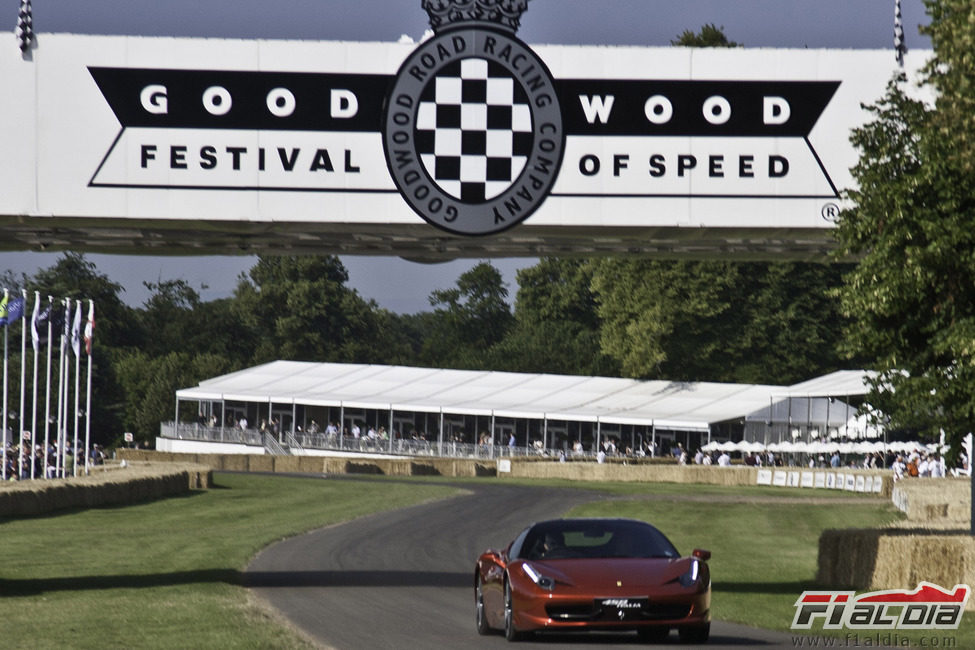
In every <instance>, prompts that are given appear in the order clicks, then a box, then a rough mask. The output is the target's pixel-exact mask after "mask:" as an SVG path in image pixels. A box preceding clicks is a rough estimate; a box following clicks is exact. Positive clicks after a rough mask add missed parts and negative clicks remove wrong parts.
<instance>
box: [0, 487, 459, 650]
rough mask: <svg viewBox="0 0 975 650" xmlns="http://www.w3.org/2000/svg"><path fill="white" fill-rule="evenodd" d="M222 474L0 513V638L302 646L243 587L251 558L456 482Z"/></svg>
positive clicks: (17, 644) (46, 644)
mask: <svg viewBox="0 0 975 650" xmlns="http://www.w3.org/2000/svg"><path fill="white" fill-rule="evenodd" d="M215 482H216V487H215V488H213V489H210V490H207V491H201V492H195V493H192V494H190V495H188V496H185V497H179V498H172V499H162V500H159V501H153V502H150V503H146V504H142V505H138V506H130V507H126V508H98V509H92V510H84V511H76V512H68V513H60V514H56V515H51V516H43V517H31V518H21V519H10V520H6V521H4V520H3V519H0V538H2V539H3V541H4V545H5V549H6V550H7V553H6V559H5V560H4V561H3V562H2V563H0V595H2V596H3V599H2V602H3V604H4V612H3V625H2V627H0V647H3V648H65V647H71V648H133V647H138V648H173V647H183V648H296V647H307V644H306V643H305V642H304V640H303V639H302V638H301V637H299V636H298V635H297V633H294V632H292V631H290V630H289V629H287V628H286V627H284V626H282V625H278V624H272V623H271V621H270V620H269V619H268V615H267V614H266V613H265V612H263V611H262V610H261V609H260V608H259V607H258V606H257V605H255V604H254V603H253V602H252V601H251V600H249V599H248V595H247V592H246V591H245V590H244V589H242V588H241V587H239V582H240V571H241V570H242V569H243V568H244V566H246V564H247V562H248V560H249V559H250V558H251V557H253V555H254V554H255V553H257V551H258V550H260V549H261V548H263V547H264V546H267V545H268V544H270V543H271V542H274V541H276V540H279V539H282V538H285V537H288V536H291V535H295V534H298V533H301V532H304V531H307V530H312V529H315V528H318V527H321V526H325V525H328V524H332V523H336V522H340V521H346V520H349V519H353V518H355V517H359V516H362V515H365V514H369V513H373V512H379V511H383V510H392V509H396V508H401V507H405V506H408V505H413V504H416V503H420V502H422V501H427V500H430V499H434V498H440V497H444V496H449V495H450V494H452V493H454V492H456V490H454V489H451V488H448V487H444V486H434V485H428V484H421V483H419V482H417V483H416V484H414V485H408V486H405V487H404V485H403V484H402V483H396V484H393V483H390V482H373V481H331V480H315V479H303V478H288V477H280V476H262V475H253V474H249V475H243V474H217V475H215ZM11 551H13V552H12V553H11Z"/></svg>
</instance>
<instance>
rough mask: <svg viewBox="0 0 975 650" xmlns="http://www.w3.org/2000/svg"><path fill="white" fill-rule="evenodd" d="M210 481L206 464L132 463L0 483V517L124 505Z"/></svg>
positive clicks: (209, 482) (184, 490) (211, 480)
mask: <svg viewBox="0 0 975 650" xmlns="http://www.w3.org/2000/svg"><path fill="white" fill-rule="evenodd" d="M212 483H213V476H212V470H211V469H210V468H209V467H203V466H200V465H189V464H173V463H155V464H154V463H136V462H134V461H133V462H132V463H131V464H129V466H128V467H125V468H121V467H117V468H116V469H114V470H112V471H101V472H97V473H93V474H92V475H90V476H78V477H71V478H66V479H51V480H36V481H18V482H10V483H5V484H2V485H0V516H25V515H39V514H45V513H49V512H55V511H57V510H65V509H71V508H91V507H98V506H106V505H128V504H131V503H138V502H142V501H146V500H151V499H158V498H161V497H166V496H171V495H176V494H182V493H185V492H187V491H189V490H191V489H198V488H200V487H208V486H209V485H211V484H212Z"/></svg>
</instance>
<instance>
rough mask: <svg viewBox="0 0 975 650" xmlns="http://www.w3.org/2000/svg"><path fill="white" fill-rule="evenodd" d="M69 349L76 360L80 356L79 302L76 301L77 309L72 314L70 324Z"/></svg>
mask: <svg viewBox="0 0 975 650" xmlns="http://www.w3.org/2000/svg"><path fill="white" fill-rule="evenodd" d="M71 349H72V350H73V351H74V356H75V358H76V359H77V358H78V357H80V356H81V301H80V300H79V301H78V308H77V309H75V312H74V322H72V323H71Z"/></svg>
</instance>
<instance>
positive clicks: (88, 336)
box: [85, 300, 95, 357]
mask: <svg viewBox="0 0 975 650" xmlns="http://www.w3.org/2000/svg"><path fill="white" fill-rule="evenodd" d="M94 338H95V301H94V300H89V301H88V320H87V321H85V354H87V355H88V356H89V357H90V356H91V342H92V339H94Z"/></svg>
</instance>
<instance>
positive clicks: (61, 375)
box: [57, 298, 71, 478]
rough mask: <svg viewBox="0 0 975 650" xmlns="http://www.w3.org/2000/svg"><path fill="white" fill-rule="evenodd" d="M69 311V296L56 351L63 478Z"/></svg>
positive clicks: (59, 467)
mask: <svg viewBox="0 0 975 650" xmlns="http://www.w3.org/2000/svg"><path fill="white" fill-rule="evenodd" d="M70 313H71V298H65V299H64V324H63V325H62V326H61V347H60V351H59V352H58V417H57V425H58V426H57V434H58V458H57V474H58V476H59V477H61V478H65V476H64V474H65V448H64V447H65V445H66V444H67V440H66V436H64V435H63V434H64V431H63V429H62V427H63V424H64V420H63V419H62V416H63V415H64V402H65V401H66V398H67V395H66V394H65V387H64V384H65V377H66V376H67V370H66V369H65V367H64V366H65V360H64V341H65V339H66V338H67V335H66V331H67V329H68V314H70Z"/></svg>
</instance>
